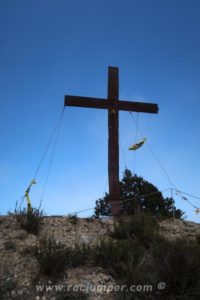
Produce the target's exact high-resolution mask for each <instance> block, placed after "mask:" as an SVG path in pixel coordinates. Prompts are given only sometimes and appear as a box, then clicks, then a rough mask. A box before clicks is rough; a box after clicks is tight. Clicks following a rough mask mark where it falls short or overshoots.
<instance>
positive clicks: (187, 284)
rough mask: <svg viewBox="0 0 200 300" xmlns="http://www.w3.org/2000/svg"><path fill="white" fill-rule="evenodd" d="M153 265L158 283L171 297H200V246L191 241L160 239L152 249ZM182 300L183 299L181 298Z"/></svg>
mask: <svg viewBox="0 0 200 300" xmlns="http://www.w3.org/2000/svg"><path fill="white" fill-rule="evenodd" d="M153 258H154V260H153V264H154V267H155V272H156V273H157V278H159V281H164V282H166V285H167V292H168V294H169V295H171V296H177V297H178V296H181V297H183V296H185V297H186V298H185V299H189V298H187V297H191V296H193V297H197V298H199V297H200V292H199V291H200V280H199V273H200V245H199V244H198V242H196V241H193V240H184V239H178V240H175V241H168V240H165V239H163V238H162V239H160V240H159V241H157V242H156V243H155V244H154V247H153ZM181 299H183V298H181Z"/></svg>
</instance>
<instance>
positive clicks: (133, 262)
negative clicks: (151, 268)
mask: <svg viewBox="0 0 200 300" xmlns="http://www.w3.org/2000/svg"><path fill="white" fill-rule="evenodd" d="M143 253H144V251H143V249H142V247H140V245H139V244H138V243H136V242H135V241H134V240H116V241H114V240H113V239H111V238H109V239H107V240H101V241H100V242H99V245H96V246H94V248H93V249H92V257H93V262H94V264H95V265H98V266H101V267H103V268H106V269H107V270H108V271H109V273H110V274H111V275H112V276H114V277H115V278H118V279H121V280H125V281H128V282H131V280H132V279H133V277H135V274H136V273H137V271H138V266H139V265H138V263H139V261H140V259H141V257H142V254H143Z"/></svg>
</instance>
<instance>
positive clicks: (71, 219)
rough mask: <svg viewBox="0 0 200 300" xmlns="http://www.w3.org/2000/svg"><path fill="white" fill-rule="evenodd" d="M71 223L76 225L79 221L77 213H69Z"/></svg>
mask: <svg viewBox="0 0 200 300" xmlns="http://www.w3.org/2000/svg"><path fill="white" fill-rule="evenodd" d="M68 218H69V221H70V223H71V224H73V225H76V224H77V223H78V217H77V215H68Z"/></svg>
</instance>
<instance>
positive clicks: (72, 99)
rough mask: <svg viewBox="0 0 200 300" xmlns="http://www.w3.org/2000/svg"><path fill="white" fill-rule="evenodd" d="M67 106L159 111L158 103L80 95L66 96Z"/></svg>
mask: <svg viewBox="0 0 200 300" xmlns="http://www.w3.org/2000/svg"><path fill="white" fill-rule="evenodd" d="M64 105H65V106H76V107H86V108H100V109H117V110H124V111H135V112H144V113H152V114H157V113H158V105H157V104H154V103H144V102H132V101H121V100H119V101H117V103H116V102H113V103H112V101H108V99H101V98H91V97H82V96H81V97H80V96H68V95H66V96H65V101H64Z"/></svg>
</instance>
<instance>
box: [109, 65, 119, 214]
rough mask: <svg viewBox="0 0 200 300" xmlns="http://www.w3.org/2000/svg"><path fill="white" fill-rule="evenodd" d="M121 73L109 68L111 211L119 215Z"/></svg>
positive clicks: (116, 69)
mask: <svg viewBox="0 0 200 300" xmlns="http://www.w3.org/2000/svg"><path fill="white" fill-rule="evenodd" d="M118 100H119V75H118V68H115V67H109V68H108V107H110V108H109V109H108V180H109V202H110V204H111V213H112V215H113V216H115V215H118V214H119V212H120V210H121V207H120V202H119V200H120V185H119V110H118Z"/></svg>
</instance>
